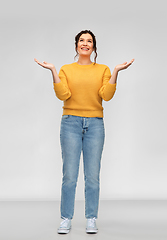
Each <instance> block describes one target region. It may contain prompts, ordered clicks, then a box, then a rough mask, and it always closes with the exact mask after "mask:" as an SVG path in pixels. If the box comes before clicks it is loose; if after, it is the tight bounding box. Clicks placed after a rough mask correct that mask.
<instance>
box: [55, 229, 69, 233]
mask: <svg viewBox="0 0 167 240" xmlns="http://www.w3.org/2000/svg"><path fill="white" fill-rule="evenodd" d="M70 230H71V228H70V229H58V231H57V233H59V234H67V233H69V232H70Z"/></svg>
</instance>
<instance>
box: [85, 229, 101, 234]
mask: <svg viewBox="0 0 167 240" xmlns="http://www.w3.org/2000/svg"><path fill="white" fill-rule="evenodd" d="M97 232H98V230H93V229H90V230H87V229H86V233H90V234H95V233H97Z"/></svg>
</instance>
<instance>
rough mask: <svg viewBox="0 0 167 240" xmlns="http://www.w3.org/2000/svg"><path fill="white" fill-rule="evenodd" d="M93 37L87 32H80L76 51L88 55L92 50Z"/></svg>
mask: <svg viewBox="0 0 167 240" xmlns="http://www.w3.org/2000/svg"><path fill="white" fill-rule="evenodd" d="M93 50H94V49H93V38H92V36H91V35H90V34H89V33H86V34H82V35H81V36H80V38H79V41H78V46H77V51H78V53H79V55H85V56H90V55H91V53H92V52H93Z"/></svg>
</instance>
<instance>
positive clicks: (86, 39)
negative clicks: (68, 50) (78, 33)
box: [80, 38, 92, 41]
mask: <svg viewBox="0 0 167 240" xmlns="http://www.w3.org/2000/svg"><path fill="white" fill-rule="evenodd" d="M80 39H85V38H80ZM86 40H91V41H92V39H91V38H89V39H86Z"/></svg>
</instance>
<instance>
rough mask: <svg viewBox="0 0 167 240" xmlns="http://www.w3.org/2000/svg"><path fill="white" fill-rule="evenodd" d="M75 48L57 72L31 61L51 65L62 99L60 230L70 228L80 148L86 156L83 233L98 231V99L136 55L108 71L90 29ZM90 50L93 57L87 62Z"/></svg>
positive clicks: (102, 135) (101, 137)
mask: <svg viewBox="0 0 167 240" xmlns="http://www.w3.org/2000/svg"><path fill="white" fill-rule="evenodd" d="M75 50H76V56H78V61H77V62H74V63H71V64H66V65H64V66H62V67H61V69H60V72H59V75H58V74H57V71H56V69H55V66H54V65H53V64H51V63H47V62H43V63H41V62H39V61H38V60H37V59H35V61H36V62H37V63H38V64H39V65H40V66H42V67H44V68H47V69H50V70H51V72H52V76H53V85H54V90H55V93H56V96H57V97H58V98H59V99H60V100H62V101H64V106H63V115H62V118H61V128H60V143H61V150H62V160H63V178H62V189H61V218H62V219H63V221H62V222H61V224H60V227H59V229H58V233H68V232H69V231H70V229H71V220H72V218H73V214H74V202H75V190H76V185H77V179H78V170H79V162H80V155H81V151H82V152H83V161H84V179H85V217H86V219H87V224H86V232H87V233H97V231H98V228H97V226H96V219H97V216H98V206H99V190H100V189H99V186H100V179H99V174H100V166H101V156H102V151H103V145H104V138H105V128H104V122H103V107H102V100H103V99H104V100H105V101H109V100H110V99H111V98H112V97H113V96H114V93H115V91H116V81H117V75H118V72H119V71H121V70H123V69H126V68H128V67H129V66H130V65H131V64H132V63H133V61H134V59H132V60H131V62H129V63H127V62H124V63H123V64H119V65H117V66H116V67H115V68H114V71H113V74H112V76H111V72H110V69H109V68H108V66H106V65H104V64H98V63H96V58H97V47H96V38H95V36H94V34H93V33H92V32H91V31H90V30H85V31H81V32H80V33H78V34H77V35H76V37H75ZM93 51H94V53H95V57H94V62H92V61H91V54H92V52H93Z"/></svg>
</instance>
